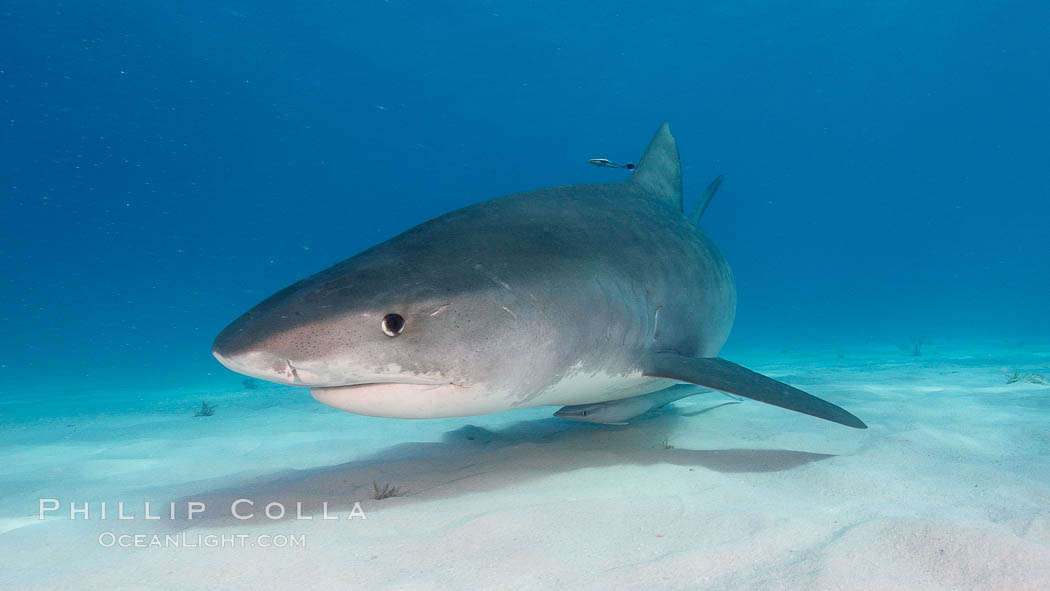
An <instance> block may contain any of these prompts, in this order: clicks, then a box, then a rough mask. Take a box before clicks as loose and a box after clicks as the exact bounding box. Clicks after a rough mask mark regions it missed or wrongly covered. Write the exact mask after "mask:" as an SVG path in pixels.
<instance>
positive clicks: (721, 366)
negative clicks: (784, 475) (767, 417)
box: [642, 353, 868, 429]
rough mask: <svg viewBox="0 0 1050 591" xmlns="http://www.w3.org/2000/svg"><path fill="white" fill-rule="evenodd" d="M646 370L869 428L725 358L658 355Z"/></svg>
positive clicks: (841, 411) (647, 361)
mask: <svg viewBox="0 0 1050 591" xmlns="http://www.w3.org/2000/svg"><path fill="white" fill-rule="evenodd" d="M642 371H643V373H644V374H645V375H647V376H651V377H654V378H668V379H672V380H679V381H682V382H689V383H691V384H696V385H698V386H707V387H708V388H714V389H715V390H721V391H722V392H728V393H730V394H739V395H740V396H745V397H747V398H750V399H752V400H757V401H759V402H765V403H766V404H772V405H774V406H779V407H781V408H786V409H788V410H793V411H795V412H800V413H803V414H807V415H810V416H814V417H817V418H819V419H825V420H828V421H832V422H835V423H839V424H842V425H846V426H847V427H855V428H857V429H867V428H868V426H867V425H865V424H864V422H863V421H861V420H860V419H858V418H857V417H855V416H853V415H852V414H850V413H849V411H847V410H846V409H844V408H841V407H839V406H835V405H834V404H832V403H830V402H828V401H826V400H821V399H820V398H817V397H816V396H813V395H811V394H806V393H805V392H803V391H802V390H799V389H798V388H794V387H792V386H789V385H787V384H784V383H782V382H778V381H776V380H774V379H773V378H768V377H766V376H764V375H762V374H760V373H757V372H754V371H751V370H750V369H748V368H746V367H743V366H741V365H737V364H735V363H733V362H732V361H726V360H725V359H722V358H721V357H684V356H682V355H678V354H676V353H654V354H651V355H649V356H648V357H647V358H646V359H645V360H644V362H643V368H642Z"/></svg>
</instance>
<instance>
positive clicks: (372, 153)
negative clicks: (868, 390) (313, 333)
mask: <svg viewBox="0 0 1050 591" xmlns="http://www.w3.org/2000/svg"><path fill="white" fill-rule="evenodd" d="M1047 22H1050V8H1048V6H1047V5H1046V4H1045V3H1042V2H1024V1H1012V2H1011V1H1002V2H989V1H980V2H978V1H963V2H958V1H953V2H925V3H919V4H916V3H913V2H900V1H891V2H854V3H845V4H844V3H841V2H825V1H822V2H810V3H802V4H800V3H797V2H779V1H777V2H750V1H749V2H739V1H733V2H705V3H696V2H662V3H657V4H655V5H645V4H640V3H637V2H620V1H618V0H611V1H604V2H586V3H576V4H570V5H565V4H564V3H558V2H495V1H492V2H466V3H460V2H402V1H397V0H391V1H385V2H379V1H370V2H352V3H342V2H312V3H298V4H297V3H273V2H264V1H260V2H243V1H229V2H222V1H211V0H209V1H199V0H189V1H186V2H178V3H167V4H158V3H148V4H142V3H134V2H122V1H105V2H102V1H91V0H85V1H81V2H61V1H28V0H7V1H6V2H4V4H3V6H2V8H0V28H2V31H3V34H2V35H0V89H2V90H0V114H2V117H0V125H2V128H3V132H2V134H0V155H2V165H0V194H2V197H0V219H2V220H3V231H2V232H0V263H2V271H0V274H2V277H3V281H2V291H0V325H2V326H3V330H2V334H3V338H2V339H0V390H3V391H4V393H6V392H8V391H13V390H16V389H25V388H31V389H43V390H47V391H49V392H52V393H61V392H65V391H76V390H78V389H79V388H82V387H90V388H96V387H99V386H112V387H122V386H124V387H128V388H132V389H134V388H142V387H146V385H149V384H152V385H157V384H168V385H170V384H178V383H183V382H186V381H193V382H199V383H201V384H203V385H207V384H211V383H215V384H218V383H220V382H222V381H223V380H226V381H229V380H234V379H237V378H236V376H233V375H232V374H230V373H229V372H227V371H226V370H224V369H223V368H221V367H220V366H219V365H218V364H217V363H215V361H214V360H213V359H212V357H211V355H210V351H209V347H210V343H211V339H212V338H213V337H214V335H215V334H216V333H217V332H218V331H219V330H220V329H221V328H222V327H223V326H224V325H225V324H226V323H227V322H229V321H230V320H232V319H233V318H235V317H236V316H237V315H238V314H240V313H241V312H243V311H244V310H246V309H247V308H248V307H250V306H251V305H253V304H255V303H256V302H258V301H259V300H261V299H262V298H264V297H265V296H267V295H269V294H270V293H272V292H274V291H276V290H277V289H279V288H281V287H283V286H285V285H287V284H289V283H291V282H293V281H295V280H297V279H299V278H301V277H304V276H306V275H308V274H310V273H313V272H315V271H317V270H320V269H322V268H324V267H326V266H328V265H330V264H332V263H335V262H337V261H339V260H341V259H343V258H346V257H348V256H350V255H352V254H354V253H356V252H358V251H360V250H362V249H364V248H366V247H368V246H370V245H372V244H374V243H376V242H378V241H381V240H383V239H386V238H388V237H391V236H393V235H395V234H397V233H399V232H401V231H403V230H405V229H407V228H409V227H411V226H413V225H415V224H416V223H419V222H422V221H424V220H426V219H428V218H431V217H433V216H436V215H438V214H441V213H444V212H446V211H450V210H452V209H454V208H458V207H461V206H464V205H467V204H470V203H474V202H477V201H480V200H484V199H488V198H491V197H495V196H499V195H502V194H508V193H513V192H518V191H522V190H527V189H532V188H538V187H543V186H548V185H557V184H570V183H577V182H591V181H602V180H617V179H619V178H621V177H622V174H621V172H620V171H612V170H607V169H597V168H594V167H591V166H589V165H588V164H587V163H586V160H587V159H588V158H592V157H607V158H611V159H613V160H621V161H623V160H636V159H637V158H638V157H639V156H640V154H641V152H642V150H643V149H644V147H645V145H646V143H647V141H648V140H649V138H650V136H651V134H652V132H653V131H654V130H655V129H656V127H657V126H658V125H659V123H660V122H661V121H663V120H669V121H670V122H671V124H672V130H673V132H674V133H675V135H676V137H677V139H678V142H679V145H680V147H681V150H682V157H683V163H684V166H685V172H684V174H685V183H686V191H687V207H688V206H689V204H690V201H689V199H690V198H692V199H695V198H696V196H697V195H698V194H699V193H700V192H701V191H702V190H703V188H704V187H705V186H706V184H707V183H708V181H709V180H710V179H711V178H713V177H714V176H715V175H717V174H719V173H725V175H726V182H725V184H724V185H723V188H722V191H721V192H720V193H719V195H718V196H717V197H716V199H715V201H714V203H713V204H712V206H711V207H710V209H709V210H708V213H707V215H706V216H705V219H704V221H703V225H704V227H705V229H706V230H707V231H708V232H709V233H710V234H712V235H713V236H714V237H715V239H716V240H717V241H718V243H719V244H720V245H721V247H722V249H723V251H724V253H725V255H726V256H727V258H728V259H729V262H730V264H731V265H732V266H733V269H734V271H735V273H736V279H737V285H738V289H739V294H740V301H739V307H738V314H737V324H736V327H735V329H734V332H733V335H732V336H731V339H730V342H729V345H728V347H729V348H730V349H732V350H735V351H743V350H747V349H748V348H749V347H757V346H762V347H778V346H788V345H791V346H798V345H807V344H815V345H821V346H825V345H828V344H830V345H831V346H839V345H840V344H842V343H847V344H848V343H852V342H867V343H872V342H884V343H887V344H890V345H895V344H898V343H907V342H909V341H910V339H912V338H921V339H923V340H925V341H929V342H936V341H938V340H941V341H944V340H950V339H963V340H966V339H972V340H976V341H987V340H1001V341H1008V342H1020V341H1025V340H1029V339H1038V338H1040V337H1044V336H1045V334H1046V333H1047V330H1048V329H1050V313H1048V311H1047V306H1046V301H1047V294H1048V293H1050V232H1048V231H1047V229H1048V222H1050V199H1048V198H1050V175H1048V174H1047V166H1048V163H1050V143H1048V142H1047V138H1048V137H1050V117H1048V116H1047V104H1048V99H1050V36H1047V35H1046V27H1045V25H1046V23H1047ZM222 383H225V382H222Z"/></svg>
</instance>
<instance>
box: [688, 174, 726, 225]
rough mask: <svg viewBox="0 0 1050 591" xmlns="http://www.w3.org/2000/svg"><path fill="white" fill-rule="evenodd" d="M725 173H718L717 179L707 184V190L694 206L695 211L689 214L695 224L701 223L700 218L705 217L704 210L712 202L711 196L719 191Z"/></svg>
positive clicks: (690, 219)
mask: <svg viewBox="0 0 1050 591" xmlns="http://www.w3.org/2000/svg"><path fill="white" fill-rule="evenodd" d="M723 176H724V175H721V174H720V175H718V176H716V177H715V180H713V181H711V184H710V185H708V186H707V190H706V191H704V194H703V195H701V196H700V201H698V202H697V204H696V207H695V208H693V213H692V214H691V215H690V216H689V221H691V222H693V225H694V226H695V225H697V224H699V223H700V218H702V217H704V212H705V211H707V206H708V205H709V204H710V203H711V198H712V197H714V196H715V193H717V192H718V187H721V186H722V177H723Z"/></svg>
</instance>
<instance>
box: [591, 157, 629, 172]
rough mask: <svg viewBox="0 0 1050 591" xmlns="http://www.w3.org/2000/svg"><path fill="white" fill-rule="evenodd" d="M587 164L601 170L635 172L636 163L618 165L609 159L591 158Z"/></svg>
mask: <svg viewBox="0 0 1050 591" xmlns="http://www.w3.org/2000/svg"><path fill="white" fill-rule="evenodd" d="M587 162H590V163H591V164H593V165H595V166H598V167H601V168H626V169H627V170H634V163H632V162H628V163H627V164H617V163H615V162H613V161H611V160H609V159H608V158H591V159H590V160H588V161H587Z"/></svg>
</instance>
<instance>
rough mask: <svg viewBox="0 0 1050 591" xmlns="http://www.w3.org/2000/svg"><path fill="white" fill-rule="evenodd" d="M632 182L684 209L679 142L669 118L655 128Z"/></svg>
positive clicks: (679, 208)
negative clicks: (676, 141)
mask: <svg viewBox="0 0 1050 591" xmlns="http://www.w3.org/2000/svg"><path fill="white" fill-rule="evenodd" d="M631 181H632V182H634V183H637V184H638V185H639V186H640V187H641V188H643V189H645V190H646V191H647V192H649V193H651V194H652V195H654V196H656V197H659V198H661V199H664V200H666V201H667V202H668V203H670V204H671V205H673V206H675V207H676V208H678V210H679V211H681V209H682V164H681V162H680V161H679V160H678V144H676V143H675V141H674V136H672V135H671V127H670V126H669V125H668V124H667V122H666V121H665V122H664V124H663V125H661V126H660V129H658V130H656V135H654V136H653V139H652V141H651V142H649V147H648V148H646V150H645V155H643V156H642V159H641V160H640V161H639V162H638V168H637V169H635V171H634V174H632V175H631Z"/></svg>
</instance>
